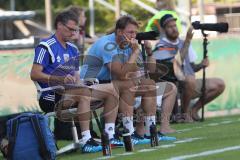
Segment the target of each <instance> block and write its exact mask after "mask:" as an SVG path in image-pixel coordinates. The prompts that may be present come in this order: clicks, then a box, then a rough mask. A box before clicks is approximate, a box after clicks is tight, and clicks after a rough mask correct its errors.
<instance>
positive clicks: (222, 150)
mask: <svg viewBox="0 0 240 160" xmlns="http://www.w3.org/2000/svg"><path fill="white" fill-rule="evenodd" d="M239 149H240V146H232V147H226V148H222V149H216V150H210V151H205V152H201V153H196V154H190V155H184V156H178V157H172V158H170V159H169V160H184V159H189V158H195V157H201V156H208V155H212V154H217V153H222V152H226V151H233V150H239Z"/></svg>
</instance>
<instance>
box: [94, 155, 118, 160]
mask: <svg viewBox="0 0 240 160" xmlns="http://www.w3.org/2000/svg"><path fill="white" fill-rule="evenodd" d="M114 157H115V156H106V157H100V158H97V159H96V160H100V159H110V158H114Z"/></svg>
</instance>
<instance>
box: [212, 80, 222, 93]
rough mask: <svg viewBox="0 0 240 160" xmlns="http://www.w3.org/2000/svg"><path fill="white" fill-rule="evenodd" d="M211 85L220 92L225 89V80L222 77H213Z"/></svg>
mask: <svg viewBox="0 0 240 160" xmlns="http://www.w3.org/2000/svg"><path fill="white" fill-rule="evenodd" d="M211 85H212V87H211V88H212V89H214V90H215V91H217V92H218V93H220V94H221V93H222V92H223V91H224V90H225V82H224V81H223V80H222V79H220V78H214V79H212V83H211Z"/></svg>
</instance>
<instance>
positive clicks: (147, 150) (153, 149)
mask: <svg viewBox="0 0 240 160" xmlns="http://www.w3.org/2000/svg"><path fill="white" fill-rule="evenodd" d="M155 150H157V149H155V148H149V149H141V150H139V151H138V152H151V151H155Z"/></svg>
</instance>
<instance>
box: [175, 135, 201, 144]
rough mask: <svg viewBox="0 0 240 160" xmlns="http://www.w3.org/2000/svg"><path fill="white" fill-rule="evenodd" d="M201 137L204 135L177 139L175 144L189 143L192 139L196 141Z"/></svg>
mask: <svg viewBox="0 0 240 160" xmlns="http://www.w3.org/2000/svg"><path fill="white" fill-rule="evenodd" d="M199 139H203V138H202V137H199V138H198V137H196V138H187V139H184V140H179V141H176V142H173V143H175V144H178V143H187V142H192V141H195V140H199Z"/></svg>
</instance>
